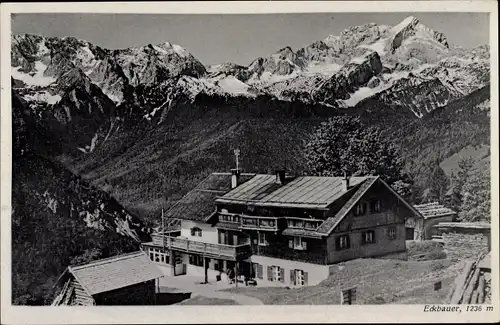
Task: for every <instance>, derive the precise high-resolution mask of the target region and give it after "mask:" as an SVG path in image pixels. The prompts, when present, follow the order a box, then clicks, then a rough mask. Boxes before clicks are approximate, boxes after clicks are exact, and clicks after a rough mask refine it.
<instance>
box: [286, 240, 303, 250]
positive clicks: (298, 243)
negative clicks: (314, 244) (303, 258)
mask: <svg viewBox="0 0 500 325" xmlns="http://www.w3.org/2000/svg"><path fill="white" fill-rule="evenodd" d="M288 245H289V246H290V248H293V249H297V250H306V249H307V243H306V242H305V241H303V240H302V237H293V239H290V240H289V242H288Z"/></svg>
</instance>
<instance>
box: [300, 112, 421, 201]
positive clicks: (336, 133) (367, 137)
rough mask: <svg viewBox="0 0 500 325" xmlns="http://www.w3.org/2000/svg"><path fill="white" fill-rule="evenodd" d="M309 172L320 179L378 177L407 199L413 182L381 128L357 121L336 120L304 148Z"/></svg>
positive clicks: (331, 120)
mask: <svg viewBox="0 0 500 325" xmlns="http://www.w3.org/2000/svg"><path fill="white" fill-rule="evenodd" d="M305 157H306V160H307V164H308V167H309V170H310V172H311V173H312V174H314V175H319V176H342V175H343V174H344V172H345V171H348V172H349V173H350V174H351V175H353V176H366V175H379V176H380V177H381V178H382V179H384V181H386V182H387V183H388V184H389V185H391V186H392V187H393V188H394V189H395V190H396V191H398V193H400V194H401V195H403V196H404V197H408V196H409V195H410V194H411V186H412V181H411V179H410V177H409V175H407V174H406V173H404V171H403V161H402V159H401V157H400V155H399V152H398V150H397V148H396V147H395V146H394V145H393V144H392V143H390V142H389V141H387V139H386V138H385V137H384V136H383V135H382V132H381V130H380V129H379V128H377V127H373V126H366V125H363V124H362V123H361V120H360V119H359V118H358V117H352V116H336V117H333V118H331V119H329V120H328V121H326V122H323V123H322V124H321V125H320V126H319V127H318V128H317V129H316V130H315V132H314V133H313V134H312V135H311V137H310V138H309V141H308V142H307V143H306V145H305Z"/></svg>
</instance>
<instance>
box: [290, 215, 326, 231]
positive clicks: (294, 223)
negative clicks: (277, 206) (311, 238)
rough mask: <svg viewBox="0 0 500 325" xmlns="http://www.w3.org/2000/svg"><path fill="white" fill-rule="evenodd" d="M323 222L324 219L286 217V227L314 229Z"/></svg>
mask: <svg viewBox="0 0 500 325" xmlns="http://www.w3.org/2000/svg"><path fill="white" fill-rule="evenodd" d="M323 222H324V220H320V219H307V218H293V217H287V226H288V228H293V229H309V230H314V229H316V228H318V227H319V226H320V225H321V224H322V223H323Z"/></svg>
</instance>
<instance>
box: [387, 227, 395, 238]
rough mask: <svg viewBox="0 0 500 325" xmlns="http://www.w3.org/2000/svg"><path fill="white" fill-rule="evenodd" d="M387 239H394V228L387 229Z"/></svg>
mask: <svg viewBox="0 0 500 325" xmlns="http://www.w3.org/2000/svg"><path fill="white" fill-rule="evenodd" d="M389 239H396V227H389Z"/></svg>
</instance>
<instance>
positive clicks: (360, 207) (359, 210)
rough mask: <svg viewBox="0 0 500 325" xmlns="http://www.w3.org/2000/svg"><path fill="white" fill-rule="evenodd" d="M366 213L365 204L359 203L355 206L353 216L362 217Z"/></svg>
mask: <svg viewBox="0 0 500 325" xmlns="http://www.w3.org/2000/svg"><path fill="white" fill-rule="evenodd" d="M365 213H366V203H364V202H361V203H358V204H357V205H356V207H355V208H354V215H355V216H362V215H364V214H365Z"/></svg>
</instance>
